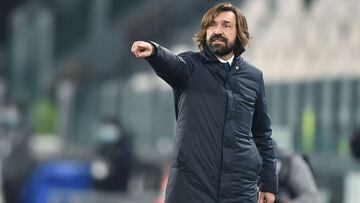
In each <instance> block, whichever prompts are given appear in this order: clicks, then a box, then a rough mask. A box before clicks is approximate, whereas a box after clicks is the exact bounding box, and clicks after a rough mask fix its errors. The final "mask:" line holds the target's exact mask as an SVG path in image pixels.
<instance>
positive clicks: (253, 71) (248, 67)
mask: <svg viewBox="0 0 360 203" xmlns="http://www.w3.org/2000/svg"><path fill="white" fill-rule="evenodd" d="M240 66H241V67H242V69H243V70H244V71H246V72H248V74H249V75H251V77H252V78H254V79H255V80H257V81H263V72H262V71H261V70H260V69H259V68H257V67H256V66H254V65H252V64H250V63H249V62H247V61H245V60H243V61H242V62H241V65H240Z"/></svg>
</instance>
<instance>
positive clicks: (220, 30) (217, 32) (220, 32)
mask: <svg viewBox="0 0 360 203" xmlns="http://www.w3.org/2000/svg"><path fill="white" fill-rule="evenodd" d="M214 33H215V34H223V33H224V29H223V28H222V27H221V26H216V27H215V28H214Z"/></svg>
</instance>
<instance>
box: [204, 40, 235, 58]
mask: <svg viewBox="0 0 360 203" xmlns="http://www.w3.org/2000/svg"><path fill="white" fill-rule="evenodd" d="M216 39H221V40H222V41H223V42H224V43H225V46H221V45H212V44H211V42H213V41H215V40H216ZM206 45H207V46H208V48H209V49H210V52H211V53H213V54H215V55H216V56H220V57H223V56H226V55H228V54H230V53H231V52H233V51H234V49H235V43H229V41H228V40H227V39H226V38H224V37H222V36H218V35H214V36H212V37H210V39H209V40H206Z"/></svg>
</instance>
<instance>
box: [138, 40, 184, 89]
mask: <svg viewBox="0 0 360 203" xmlns="http://www.w3.org/2000/svg"><path fill="white" fill-rule="evenodd" d="M131 52H132V53H133V54H134V55H135V57H137V58H144V59H146V60H147V61H148V62H149V63H150V65H151V66H152V67H153V69H154V70H155V72H156V74H157V75H158V76H160V77H161V78H162V79H163V80H165V81H166V82H167V83H168V84H169V85H170V86H171V87H173V88H175V89H177V88H181V87H183V86H184V85H185V84H186V83H187V81H188V80H189V75H190V66H189V64H188V63H187V62H186V61H185V60H184V58H183V57H181V56H177V55H175V54H173V53H172V52H171V51H169V50H168V49H166V48H164V47H162V46H160V45H158V44H156V43H154V42H145V41H136V42H134V43H133V45H132V47H131Z"/></svg>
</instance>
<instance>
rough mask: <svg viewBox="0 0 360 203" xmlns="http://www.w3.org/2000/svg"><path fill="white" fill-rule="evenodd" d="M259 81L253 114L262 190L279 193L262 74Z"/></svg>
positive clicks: (253, 130)
mask: <svg viewBox="0 0 360 203" xmlns="http://www.w3.org/2000/svg"><path fill="white" fill-rule="evenodd" d="M259 82H260V84H259V86H260V91H259V94H258V99H257V102H256V108H255V112H254V116H253V125H252V134H253V137H254V141H255V143H256V146H257V148H258V150H259V152H260V155H261V157H262V159H263V167H262V171H261V174H260V175H261V176H260V191H263V192H272V193H277V190H278V176H277V172H276V162H277V158H276V153H275V146H274V143H273V140H272V138H271V134H272V130H271V121H270V117H269V115H268V113H267V102H266V98H265V88H264V80H263V76H262V74H261V79H260V81H259Z"/></svg>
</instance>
